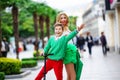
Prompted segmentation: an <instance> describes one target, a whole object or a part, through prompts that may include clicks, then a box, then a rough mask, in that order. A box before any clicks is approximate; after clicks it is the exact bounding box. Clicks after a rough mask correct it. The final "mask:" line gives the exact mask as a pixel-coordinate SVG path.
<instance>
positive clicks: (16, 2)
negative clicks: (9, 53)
mask: <svg viewBox="0 0 120 80" xmlns="http://www.w3.org/2000/svg"><path fill="white" fill-rule="evenodd" d="M29 1H30V0H7V1H1V2H0V3H1V4H2V5H6V6H5V8H6V7H12V17H13V28H14V36H15V46H16V54H17V56H16V58H17V59H19V51H18V47H19V46H18V42H19V32H18V7H24V5H25V4H26V3H28V2H29Z"/></svg>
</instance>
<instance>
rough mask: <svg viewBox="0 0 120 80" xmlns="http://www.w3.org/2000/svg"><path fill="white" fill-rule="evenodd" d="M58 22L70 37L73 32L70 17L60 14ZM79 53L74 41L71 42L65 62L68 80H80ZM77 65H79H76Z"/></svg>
mask: <svg viewBox="0 0 120 80" xmlns="http://www.w3.org/2000/svg"><path fill="white" fill-rule="evenodd" d="M56 22H60V23H62V24H63V26H64V33H63V34H65V35H68V34H69V33H70V32H71V31H70V30H69V28H68V16H67V15H66V14H65V13H59V14H58V15H57V18H56ZM79 57H80V56H79V53H78V51H77V48H76V46H75V45H74V44H73V41H72V40H71V41H69V42H68V44H67V49H66V51H65V57H64V59H63V62H64V64H65V68H66V73H67V80H79V79H80V75H81V71H82V66H83V64H82V62H81V61H80V59H79ZM76 64H77V65H76Z"/></svg>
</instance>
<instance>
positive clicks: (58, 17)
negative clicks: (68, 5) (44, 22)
mask: <svg viewBox="0 0 120 80" xmlns="http://www.w3.org/2000/svg"><path fill="white" fill-rule="evenodd" d="M61 15H65V16H66V18H67V23H68V20H69V19H68V16H67V14H66V13H64V12H60V13H59V14H58V15H57V17H56V22H60V17H61Z"/></svg>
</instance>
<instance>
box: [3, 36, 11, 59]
mask: <svg viewBox="0 0 120 80" xmlns="http://www.w3.org/2000/svg"><path fill="white" fill-rule="evenodd" d="M9 50H10V48H9V44H8V42H7V40H6V38H3V40H2V47H1V53H2V57H7V53H8V52H9Z"/></svg>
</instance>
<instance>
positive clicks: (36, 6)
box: [27, 2, 39, 55]
mask: <svg viewBox="0 0 120 80" xmlns="http://www.w3.org/2000/svg"><path fill="white" fill-rule="evenodd" d="M27 10H28V12H30V13H32V15H33V21H34V29H35V50H36V52H37V55H38V54H39V53H38V48H39V47H38V43H39V42H38V23H37V22H38V15H37V11H38V10H39V3H36V2H30V4H29V5H28V8H27Z"/></svg>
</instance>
